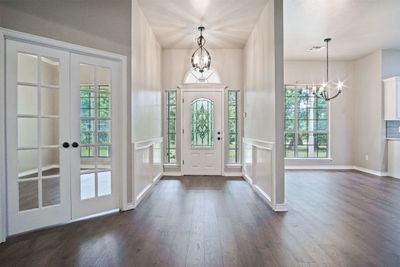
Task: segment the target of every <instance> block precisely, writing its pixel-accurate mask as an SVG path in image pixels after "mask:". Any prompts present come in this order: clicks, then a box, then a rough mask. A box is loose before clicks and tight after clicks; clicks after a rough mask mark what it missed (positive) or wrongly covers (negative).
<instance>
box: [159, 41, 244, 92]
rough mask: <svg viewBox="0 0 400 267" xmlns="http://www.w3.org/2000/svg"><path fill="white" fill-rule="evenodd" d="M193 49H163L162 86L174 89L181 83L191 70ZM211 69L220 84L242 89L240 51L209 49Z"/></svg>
mask: <svg viewBox="0 0 400 267" xmlns="http://www.w3.org/2000/svg"><path fill="white" fill-rule="evenodd" d="M194 50H195V49H163V51H162V64H163V65H162V86H163V89H164V90H165V89H174V88H176V87H177V86H178V85H180V84H182V83H183V80H184V77H185V75H186V73H187V71H188V70H190V69H191V63H190V57H191V56H192V54H193V52H194ZM209 52H210V54H211V58H212V59H211V68H212V69H214V70H216V71H217V73H218V74H219V76H220V78H221V82H222V83H223V84H225V85H227V86H228V87H229V88H231V89H242V87H243V79H242V70H243V69H242V66H243V64H242V61H243V50H242V49H209Z"/></svg>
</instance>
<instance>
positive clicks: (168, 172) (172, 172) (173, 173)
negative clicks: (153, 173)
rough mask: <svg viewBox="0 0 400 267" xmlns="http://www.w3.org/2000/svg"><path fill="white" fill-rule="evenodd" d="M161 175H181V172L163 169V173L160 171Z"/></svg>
mask: <svg viewBox="0 0 400 267" xmlns="http://www.w3.org/2000/svg"><path fill="white" fill-rule="evenodd" d="M162 176H167V177H173V176H178V177H179V176H182V173H181V172H176V171H171V172H170V171H164V172H163V173H162Z"/></svg>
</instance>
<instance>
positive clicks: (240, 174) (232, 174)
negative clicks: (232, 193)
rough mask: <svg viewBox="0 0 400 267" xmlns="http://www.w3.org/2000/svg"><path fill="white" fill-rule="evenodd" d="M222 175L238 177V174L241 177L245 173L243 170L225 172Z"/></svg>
mask: <svg viewBox="0 0 400 267" xmlns="http://www.w3.org/2000/svg"><path fill="white" fill-rule="evenodd" d="M222 176H226V177H238V176H240V177H242V176H243V174H242V172H224V173H223V174H222Z"/></svg>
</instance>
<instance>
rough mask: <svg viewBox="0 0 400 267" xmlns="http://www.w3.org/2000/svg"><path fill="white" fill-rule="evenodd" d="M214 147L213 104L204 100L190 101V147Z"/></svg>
mask: <svg viewBox="0 0 400 267" xmlns="http://www.w3.org/2000/svg"><path fill="white" fill-rule="evenodd" d="M213 146H214V103H213V102H212V101H211V100H209V99H205V98H198V99H196V100H193V101H192V147H193V148H211V147H213Z"/></svg>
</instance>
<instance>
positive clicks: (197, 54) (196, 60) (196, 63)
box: [191, 26, 211, 73]
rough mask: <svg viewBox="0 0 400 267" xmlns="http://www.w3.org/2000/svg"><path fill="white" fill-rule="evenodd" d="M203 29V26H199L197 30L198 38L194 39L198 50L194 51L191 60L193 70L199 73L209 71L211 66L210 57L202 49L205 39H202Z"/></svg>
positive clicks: (204, 49) (205, 50)
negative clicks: (198, 32)
mask: <svg viewBox="0 0 400 267" xmlns="http://www.w3.org/2000/svg"><path fill="white" fill-rule="evenodd" d="M204 29H205V28H204V27H203V26H200V27H199V28H198V30H199V31H200V36H199V37H197V39H196V42H197V45H198V48H197V49H196V51H194V53H193V55H192V58H191V62H192V66H193V69H194V70H195V71H198V72H200V73H203V72H204V71H207V70H209V69H210V66H211V55H210V53H209V52H208V51H207V49H206V48H205V47H204V45H205V44H206V39H205V38H204V37H203V31H204Z"/></svg>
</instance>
